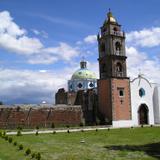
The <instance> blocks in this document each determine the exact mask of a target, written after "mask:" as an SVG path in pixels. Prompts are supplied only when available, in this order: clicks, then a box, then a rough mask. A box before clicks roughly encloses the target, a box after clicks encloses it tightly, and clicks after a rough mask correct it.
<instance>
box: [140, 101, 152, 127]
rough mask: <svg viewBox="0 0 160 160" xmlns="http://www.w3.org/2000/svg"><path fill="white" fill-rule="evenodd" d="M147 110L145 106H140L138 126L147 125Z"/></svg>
mask: <svg viewBox="0 0 160 160" xmlns="http://www.w3.org/2000/svg"><path fill="white" fill-rule="evenodd" d="M148 114H149V109H148V106H147V105H146V104H141V105H140V106H139V109H138V121H139V124H148V123H149V115H148Z"/></svg>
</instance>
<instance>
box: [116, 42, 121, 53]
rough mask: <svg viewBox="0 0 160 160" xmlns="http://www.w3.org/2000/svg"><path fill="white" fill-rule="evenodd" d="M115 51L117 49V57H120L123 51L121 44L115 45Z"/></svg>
mask: <svg viewBox="0 0 160 160" xmlns="http://www.w3.org/2000/svg"><path fill="white" fill-rule="evenodd" d="M115 49H116V55H120V51H121V44H120V42H116V43H115Z"/></svg>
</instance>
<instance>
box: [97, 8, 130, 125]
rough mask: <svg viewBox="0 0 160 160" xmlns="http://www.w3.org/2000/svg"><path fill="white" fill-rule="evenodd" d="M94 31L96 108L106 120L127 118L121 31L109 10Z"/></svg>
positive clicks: (124, 58)
mask: <svg viewBox="0 0 160 160" xmlns="http://www.w3.org/2000/svg"><path fill="white" fill-rule="evenodd" d="M100 29H101V31H100V34H98V36H97V39H98V50H99V59H98V61H99V73H100V79H99V80H98V98H99V110H100V112H101V113H102V115H103V116H104V119H105V121H106V122H107V123H109V124H112V122H113V121H118V120H130V119H131V100H130V80H129V78H128V77H127V71H126V59H127V57H126V53H125V33H124V32H123V31H121V25H119V24H118V22H117V21H116V19H115V18H114V16H113V15H112V13H111V11H110V10H109V12H108V14H107V18H106V20H105V21H104V23H103V26H102V27H101V28H100Z"/></svg>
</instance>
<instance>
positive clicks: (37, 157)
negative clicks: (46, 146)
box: [36, 152, 41, 160]
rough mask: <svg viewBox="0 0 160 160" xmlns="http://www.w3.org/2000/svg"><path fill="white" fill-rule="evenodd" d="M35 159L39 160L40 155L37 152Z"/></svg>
mask: <svg viewBox="0 0 160 160" xmlns="http://www.w3.org/2000/svg"><path fill="white" fill-rule="evenodd" d="M36 159H37V160H40V159H41V154H40V153H39V152H38V153H37V155H36Z"/></svg>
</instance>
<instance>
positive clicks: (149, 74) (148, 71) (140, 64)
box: [126, 47, 160, 84]
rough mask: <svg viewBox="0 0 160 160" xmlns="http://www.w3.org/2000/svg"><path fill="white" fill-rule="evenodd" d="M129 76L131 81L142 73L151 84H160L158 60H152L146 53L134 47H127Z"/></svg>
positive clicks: (159, 64)
mask: <svg viewBox="0 0 160 160" xmlns="http://www.w3.org/2000/svg"><path fill="white" fill-rule="evenodd" d="M126 52H127V56H128V58H127V68H128V76H129V77H131V79H133V78H135V77H137V76H138V74H139V72H141V73H142V74H143V75H144V76H145V77H146V78H148V79H149V80H150V81H151V82H154V83H159V84H160V63H159V60H158V58H154V59H151V58H150V57H148V56H147V54H146V53H143V52H140V51H138V50H137V49H136V48H134V47H127V48H126Z"/></svg>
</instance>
